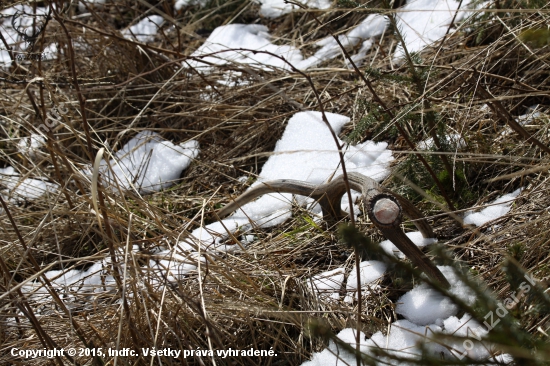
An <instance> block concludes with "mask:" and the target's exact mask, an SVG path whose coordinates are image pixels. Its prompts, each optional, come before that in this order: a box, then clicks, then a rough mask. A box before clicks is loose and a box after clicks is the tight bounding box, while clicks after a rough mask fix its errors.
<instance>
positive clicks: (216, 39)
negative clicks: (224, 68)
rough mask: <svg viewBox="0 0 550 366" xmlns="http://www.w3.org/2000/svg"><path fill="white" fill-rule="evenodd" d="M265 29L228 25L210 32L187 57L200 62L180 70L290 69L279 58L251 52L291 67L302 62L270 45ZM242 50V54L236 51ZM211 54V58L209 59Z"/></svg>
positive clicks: (294, 54)
mask: <svg viewBox="0 0 550 366" xmlns="http://www.w3.org/2000/svg"><path fill="white" fill-rule="evenodd" d="M270 38H271V37H270V35H269V33H268V29H267V27H266V26H265V25H261V24H228V25H224V26H221V27H218V28H216V29H214V31H213V32H212V34H210V36H209V37H208V39H207V40H206V41H205V42H204V43H203V44H202V45H201V46H200V47H199V48H198V49H197V50H196V51H195V52H193V54H192V55H191V56H192V57H196V58H199V59H200V60H197V59H195V60H189V61H186V62H184V64H183V65H184V66H186V65H189V66H190V67H193V68H199V69H201V70H204V71H208V70H210V66H209V65H208V64H209V63H210V64H214V65H225V64H227V63H239V64H246V65H254V66H257V67H260V68H263V69H266V70H267V69H269V68H272V67H275V68H282V69H285V70H288V69H290V67H289V66H288V65H287V64H286V63H285V62H284V61H283V60H281V59H280V58H278V57H274V56H272V55H270V54H266V53H254V52H253V51H266V52H270V53H273V54H275V55H277V56H281V57H284V58H285V59H286V60H287V61H289V62H291V63H299V62H301V61H302V59H303V57H302V53H301V52H300V51H299V50H298V49H297V48H295V47H292V46H278V45H275V44H273V43H271V39H270ZM239 49H246V50H239ZM212 53H215V54H213V55H210V54H212Z"/></svg>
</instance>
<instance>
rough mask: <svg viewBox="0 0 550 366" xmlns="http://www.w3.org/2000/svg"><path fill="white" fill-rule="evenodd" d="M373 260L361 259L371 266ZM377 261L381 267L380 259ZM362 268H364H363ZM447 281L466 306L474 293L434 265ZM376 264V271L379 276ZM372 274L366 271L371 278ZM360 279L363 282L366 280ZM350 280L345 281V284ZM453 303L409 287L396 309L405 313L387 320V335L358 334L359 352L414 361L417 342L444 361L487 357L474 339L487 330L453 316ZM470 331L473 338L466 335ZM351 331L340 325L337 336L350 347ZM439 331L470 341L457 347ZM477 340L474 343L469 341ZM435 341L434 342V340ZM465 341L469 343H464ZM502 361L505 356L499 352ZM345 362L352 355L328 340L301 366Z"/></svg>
mask: <svg viewBox="0 0 550 366" xmlns="http://www.w3.org/2000/svg"><path fill="white" fill-rule="evenodd" d="M373 262H374V261H370V263H369V262H363V263H369V264H370V265H372V263H373ZM381 265H383V266H385V264H384V263H381ZM365 267H367V266H365ZM438 268H439V269H440V270H441V272H442V273H443V275H444V276H445V277H446V278H447V280H449V283H450V284H451V288H450V291H451V293H452V294H453V295H455V296H457V297H458V298H460V299H461V300H462V301H464V302H465V303H467V304H470V305H471V304H473V303H474V301H475V296H474V293H473V292H472V290H470V289H469V288H468V286H466V285H465V284H464V283H463V282H462V281H460V279H459V278H458V276H457V275H456V273H455V272H454V269H453V268H452V267H450V266H439V267H438ZM384 270H385V268H382V266H381V267H380V268H379V269H378V272H379V273H381V274H383V272H384ZM374 277H375V276H374V272H373V273H372V277H371V278H370V279H373V278H374ZM370 279H367V278H365V280H367V281H368V280H370ZM350 281H351V282H350ZM355 281H356V277H355V278H352V276H351V275H350V278H348V286H349V285H350V284H353V282H355ZM458 310H459V309H458V307H457V306H456V305H455V304H453V303H452V301H451V300H450V299H448V298H447V297H444V296H442V295H441V294H439V293H438V292H437V291H435V290H433V289H431V288H430V287H429V286H428V285H426V284H425V283H421V284H419V285H417V286H415V287H414V288H413V289H412V290H411V291H409V292H407V293H406V294H405V295H403V296H402V297H401V298H400V299H399V300H398V302H397V307H396V309H395V311H396V313H398V314H400V315H402V316H404V317H405V319H402V320H397V321H395V322H394V323H392V324H391V326H390V328H389V331H388V333H387V334H384V333H382V332H377V333H375V334H373V335H372V337H371V338H370V339H365V336H364V334H361V352H362V353H363V354H366V355H369V356H371V357H374V353H373V351H374V350H375V349H382V350H384V351H385V352H387V353H388V354H391V355H393V356H397V357H402V358H409V359H411V360H413V359H414V360H418V359H420V358H421V356H422V349H421V347H420V344H421V343H424V347H425V348H426V350H427V351H428V353H429V354H430V355H431V356H432V357H441V356H442V355H444V357H445V359H446V360H455V359H457V358H458V357H459V356H461V355H462V356H463V357H464V356H469V357H471V358H473V359H476V360H487V359H489V358H490V357H491V354H490V352H489V351H488V350H489V349H490V347H489V346H488V345H487V344H484V343H483V341H479V340H480V339H482V338H483V337H485V336H486V335H487V333H488V331H487V329H486V328H484V327H482V326H480V324H479V323H477V322H476V321H474V320H472V319H471V317H470V316H469V315H468V314H465V315H463V316H462V318H460V319H459V318H457V317H456V314H457V312H458ZM472 332H474V333H475V336H472ZM355 334H356V333H355V330H354V329H351V328H347V329H343V330H342V331H341V332H340V333H338V335H337V337H338V338H339V339H341V340H342V341H344V342H345V343H348V345H350V346H352V347H353V348H355ZM439 334H444V335H455V336H459V337H470V338H472V341H471V342H470V343H468V344H467V349H465V347H464V346H463V340H460V341H457V340H453V339H451V338H442V337H441V336H440V335H439ZM474 338H475V339H477V340H478V341H476V340H475V339H474ZM434 340H437V342H434ZM470 345H471V347H470ZM375 358H376V359H377V361H379V362H383V363H385V364H390V365H400V364H403V363H402V362H399V361H395V360H391V359H389V358H380V357H378V356H377V357H375ZM499 359H501V360H503V361H505V360H507V359H509V358H507V356H501V357H500V358H499ZM346 362H347V363H348V364H350V365H353V364H355V356H353V355H352V354H351V353H349V352H347V351H346V350H345V348H343V347H339V346H337V345H336V343H335V342H333V341H331V342H330V343H329V346H328V347H327V349H325V350H323V351H321V352H317V353H314V354H313V356H312V359H311V360H310V361H306V362H304V363H303V364H302V366H336V365H341V364H345V363H346Z"/></svg>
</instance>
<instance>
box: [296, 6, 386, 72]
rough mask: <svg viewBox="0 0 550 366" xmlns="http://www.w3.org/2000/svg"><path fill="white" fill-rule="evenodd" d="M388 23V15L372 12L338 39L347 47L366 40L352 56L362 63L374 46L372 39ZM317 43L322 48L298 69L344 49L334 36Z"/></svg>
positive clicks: (314, 64) (321, 60) (318, 62)
mask: <svg viewBox="0 0 550 366" xmlns="http://www.w3.org/2000/svg"><path fill="white" fill-rule="evenodd" d="M387 25H388V20H387V18H386V17H384V16H382V15H378V14H370V15H368V16H367V17H366V18H365V19H364V20H363V21H362V22H361V23H360V24H359V25H358V26H357V27H355V28H354V29H352V30H350V31H349V32H348V33H347V34H345V35H340V36H338V40H339V41H340V43H341V44H342V46H343V47H344V48H346V49H349V48H351V47H354V46H355V45H357V44H359V42H361V41H364V42H363V45H362V47H361V49H360V51H359V52H358V53H357V54H356V55H354V56H352V60H353V61H354V62H356V63H358V64H360V61H361V60H362V59H363V58H364V57H365V55H366V54H367V52H368V50H369V49H370V47H371V46H372V40H371V39H372V38H374V37H378V36H380V35H381V34H382V33H383V32H384V30H385V29H386V27H387ZM316 45H317V46H321V48H320V49H319V50H317V52H315V54H314V55H313V56H311V57H308V58H307V59H305V60H304V61H303V62H301V63H300V64H298V65H296V67H297V68H298V69H303V70H305V69H307V68H310V67H314V66H317V65H318V64H320V63H321V62H323V61H327V60H330V59H333V58H335V57H337V56H338V55H342V54H343V52H342V49H341V48H340V46H339V45H338V43H337V42H336V40H335V39H334V38H333V37H332V36H329V37H327V38H323V39H321V40H320V41H318V42H317V43H316Z"/></svg>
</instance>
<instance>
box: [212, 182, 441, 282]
mask: <svg viewBox="0 0 550 366" xmlns="http://www.w3.org/2000/svg"><path fill="white" fill-rule="evenodd" d="M348 182H349V186H350V188H351V189H353V190H356V191H359V192H361V193H362V197H361V199H362V200H363V202H364V204H365V207H366V208H367V214H368V215H369V218H370V219H371V221H372V222H373V223H374V225H376V227H377V228H378V229H380V231H381V232H382V234H384V236H385V237H386V238H388V239H389V240H390V241H391V242H392V243H393V244H395V246H396V247H397V248H398V249H399V250H401V251H402V252H403V253H404V254H405V255H406V256H407V258H409V259H410V260H411V261H412V262H413V263H414V264H415V265H417V266H418V267H419V268H420V269H421V270H422V271H424V273H426V274H427V275H428V276H429V277H430V278H432V279H433V280H435V281H437V282H439V283H440V284H441V285H442V286H444V287H446V288H448V287H450V285H449V282H448V281H447V279H446V278H445V277H444V276H443V274H442V273H441V271H439V269H438V268H437V267H436V266H435V265H434V264H433V263H432V261H430V259H429V258H428V257H426V255H425V254H424V253H423V252H422V251H421V250H420V249H418V247H417V246H416V245H415V244H414V243H413V242H412V241H411V240H410V239H409V237H408V236H407V235H405V233H404V232H403V230H402V229H401V226H400V225H401V218H402V213H404V214H405V215H406V216H407V217H408V218H409V219H411V220H413V223H414V225H415V226H416V227H417V228H418V230H419V231H420V232H421V233H422V236H424V237H425V238H432V237H434V233H433V230H432V228H431V227H430V225H429V224H428V222H427V221H426V219H425V218H424V216H423V215H422V213H421V212H420V211H419V210H418V209H417V208H416V207H415V206H414V205H413V204H412V203H411V202H410V201H409V200H407V199H406V198H405V197H403V196H400V195H398V194H396V193H393V192H391V191H390V190H388V189H385V188H384V187H382V186H380V185H379V184H378V183H377V182H376V181H374V180H372V179H371V178H369V177H366V176H364V175H362V174H359V173H348ZM273 192H278V193H292V194H297V195H301V196H308V197H311V198H313V199H316V200H318V201H319V204H320V205H321V208H322V209H323V218H324V219H325V220H326V221H328V222H331V223H332V222H337V221H339V220H340V219H342V218H344V217H345V216H346V213H344V212H343V211H341V209H340V202H341V200H342V196H343V195H344V194H345V193H346V183H345V181H344V176H343V175H340V176H339V177H337V178H335V179H334V180H332V181H331V182H330V183H325V184H321V185H319V186H315V185H313V184H310V183H307V182H301V181H297V180H290V179H280V180H274V181H270V182H263V183H262V184H259V185H257V186H256V187H254V188H252V189H250V190H248V191H246V192H245V193H243V194H242V195H240V196H239V197H237V199H235V201H233V202H231V203H230V204H228V205H227V206H225V207H224V208H222V209H221V210H219V211H218V216H219V217H225V216H227V215H228V214H230V213H231V212H233V211H235V210H237V209H238V208H239V207H241V206H243V205H244V204H246V203H248V202H250V201H252V200H254V199H255V198H256V197H259V196H261V195H264V194H266V193H273Z"/></svg>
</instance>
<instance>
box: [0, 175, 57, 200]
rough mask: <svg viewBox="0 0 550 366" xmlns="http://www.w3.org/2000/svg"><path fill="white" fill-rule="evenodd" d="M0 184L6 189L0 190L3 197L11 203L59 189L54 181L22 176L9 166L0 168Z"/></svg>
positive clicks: (38, 196) (51, 192) (31, 198)
mask: <svg viewBox="0 0 550 366" xmlns="http://www.w3.org/2000/svg"><path fill="white" fill-rule="evenodd" d="M0 184H1V185H3V186H4V187H6V188H7V189H6V190H4V191H3V192H2V195H3V197H4V198H5V199H6V200H9V201H10V202H12V203H16V202H19V201H23V200H25V199H29V200H34V199H37V198H40V197H42V196H43V195H45V194H47V193H49V194H55V193H56V192H57V190H58V189H59V185H58V184H56V183H50V182H47V181H45V180H41V179H34V178H22V177H21V175H20V174H19V173H18V172H17V171H16V170H15V169H14V168H13V167H11V166H8V167H6V168H0Z"/></svg>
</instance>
